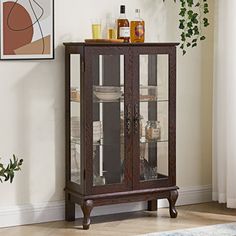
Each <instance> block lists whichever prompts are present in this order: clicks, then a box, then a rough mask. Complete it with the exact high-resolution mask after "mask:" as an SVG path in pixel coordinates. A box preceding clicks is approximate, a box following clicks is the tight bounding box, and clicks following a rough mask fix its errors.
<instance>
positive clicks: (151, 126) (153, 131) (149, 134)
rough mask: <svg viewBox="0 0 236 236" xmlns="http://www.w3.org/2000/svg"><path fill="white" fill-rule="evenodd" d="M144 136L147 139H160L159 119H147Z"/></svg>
mask: <svg viewBox="0 0 236 236" xmlns="http://www.w3.org/2000/svg"><path fill="white" fill-rule="evenodd" d="M145 133H146V135H145V137H146V140H147V141H157V140H160V139H161V126H160V121H154V120H149V121H147V124H146V126H145Z"/></svg>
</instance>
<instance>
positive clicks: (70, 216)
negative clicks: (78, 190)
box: [65, 193, 75, 221]
mask: <svg viewBox="0 0 236 236" xmlns="http://www.w3.org/2000/svg"><path fill="white" fill-rule="evenodd" d="M65 218H66V221H74V220H75V203H73V202H71V199H70V194H69V193H66V202H65Z"/></svg>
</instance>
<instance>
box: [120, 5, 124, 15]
mask: <svg viewBox="0 0 236 236" xmlns="http://www.w3.org/2000/svg"><path fill="white" fill-rule="evenodd" d="M120 13H125V5H121V6H120Z"/></svg>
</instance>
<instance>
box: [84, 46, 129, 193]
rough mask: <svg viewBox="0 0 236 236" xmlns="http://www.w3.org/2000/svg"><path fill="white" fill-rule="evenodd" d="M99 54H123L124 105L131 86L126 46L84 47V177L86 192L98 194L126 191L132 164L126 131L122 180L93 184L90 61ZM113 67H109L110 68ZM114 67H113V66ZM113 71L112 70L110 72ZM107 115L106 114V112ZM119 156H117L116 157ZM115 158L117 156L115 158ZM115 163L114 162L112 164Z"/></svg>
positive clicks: (91, 68) (126, 102)
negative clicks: (120, 181) (119, 181)
mask: <svg viewBox="0 0 236 236" xmlns="http://www.w3.org/2000/svg"><path fill="white" fill-rule="evenodd" d="M99 55H103V56H104V55H117V56H120V55H124V56H125V68H124V70H125V71H124V75H125V84H124V86H125V98H124V100H125V104H124V106H125V107H128V105H129V104H132V87H131V82H130V81H131V79H130V78H129V79H128V77H129V67H128V65H129V63H126V60H127V59H128V48H123V47H115V48H110V47H103V48H101V47H98V46H97V47H90V46H86V47H85V60H86V62H87V63H86V64H85V81H86V82H85V83H86V89H85V91H87V93H86V96H87V98H86V106H87V107H89V108H90V109H87V111H85V114H86V120H85V123H84V124H85V127H88V128H87V129H86V130H87V131H86V140H85V143H86V145H85V148H86V151H85V152H86V154H85V156H86V161H85V166H86V167H85V169H86V171H85V179H86V182H87V185H86V193H87V194H91V193H93V194H100V193H107V192H116V191H126V190H129V189H131V188H132V182H131V178H130V176H131V174H130V173H129V171H130V169H131V166H132V136H131V135H130V134H128V133H127V132H125V133H126V135H125V153H124V155H125V170H124V181H123V182H122V183H112V184H108V185H101V186H93V168H92V167H93V155H92V154H93V153H92V149H91V147H92V144H93V135H92V134H93V133H92V132H93V130H92V128H91V127H92V126H93V117H92V108H93V87H92V86H93V81H92V79H91V78H93V76H94V75H93V73H94V70H93V69H94V68H93V67H92V61H93V59H94V57H97V56H99ZM112 68H113V67H111V69H112ZM113 69H114V68H113ZM112 72H114V71H113V70H112V71H111V73H112ZM108 107H109V106H106V107H105V108H108ZM106 115H108V114H106ZM118 158H119V157H118ZM110 160H111V161H112V160H113V156H112V153H111V156H110ZM116 160H117V158H116ZM114 165H115V164H114Z"/></svg>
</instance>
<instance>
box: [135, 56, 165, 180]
mask: <svg viewBox="0 0 236 236" xmlns="http://www.w3.org/2000/svg"><path fill="white" fill-rule="evenodd" d="M139 59H140V67H139V68H140V78H139V83H140V104H139V105H140V117H142V118H143V119H142V125H141V124H140V126H141V127H140V136H141V138H140V180H141V181H150V180H156V179H159V178H165V177H167V176H168V55H140V57H139Z"/></svg>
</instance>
